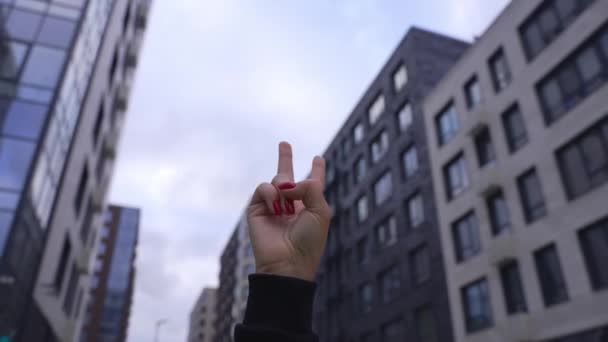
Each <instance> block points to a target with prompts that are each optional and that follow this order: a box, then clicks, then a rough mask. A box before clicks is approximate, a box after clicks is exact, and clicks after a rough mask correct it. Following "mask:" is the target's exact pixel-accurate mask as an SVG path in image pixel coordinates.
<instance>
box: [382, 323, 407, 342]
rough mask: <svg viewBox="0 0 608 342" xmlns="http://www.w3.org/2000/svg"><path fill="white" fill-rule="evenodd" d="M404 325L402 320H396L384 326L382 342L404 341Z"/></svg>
mask: <svg viewBox="0 0 608 342" xmlns="http://www.w3.org/2000/svg"><path fill="white" fill-rule="evenodd" d="M403 328H404V323H403V320H402V319H400V318H399V319H395V320H393V321H391V322H389V323H386V324H384V325H383V326H382V342H400V341H403V337H404V336H403Z"/></svg>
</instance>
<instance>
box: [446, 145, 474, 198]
mask: <svg viewBox="0 0 608 342" xmlns="http://www.w3.org/2000/svg"><path fill="white" fill-rule="evenodd" d="M443 176H444V179H445V188H446V191H447V196H448V200H451V199H452V198H454V197H456V196H457V195H459V194H460V193H462V192H463V191H464V190H466V188H468V187H469V174H468V172H467V166H466V161H465V159H464V154H463V153H462V152H461V153H459V154H458V155H457V156H456V157H455V158H454V159H452V161H450V162H449V163H448V164H447V165H446V166H444V167H443Z"/></svg>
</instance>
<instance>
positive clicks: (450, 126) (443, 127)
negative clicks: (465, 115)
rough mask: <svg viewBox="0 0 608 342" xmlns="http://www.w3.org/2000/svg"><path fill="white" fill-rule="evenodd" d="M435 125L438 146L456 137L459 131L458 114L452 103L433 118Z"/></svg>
mask: <svg viewBox="0 0 608 342" xmlns="http://www.w3.org/2000/svg"><path fill="white" fill-rule="evenodd" d="M435 125H436V128H437V136H438V138H439V145H443V144H445V143H447V142H448V141H450V140H452V138H453V137H454V136H456V134H457V133H458V130H459V129H460V124H459V122H458V113H457V112H456V108H455V107H454V103H450V104H448V105H447V106H446V107H445V109H444V110H442V111H441V113H439V115H437V117H436V118H435Z"/></svg>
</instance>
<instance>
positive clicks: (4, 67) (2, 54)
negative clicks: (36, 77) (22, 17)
mask: <svg viewBox="0 0 608 342" xmlns="http://www.w3.org/2000/svg"><path fill="white" fill-rule="evenodd" d="M26 54H27V45H25V44H22V43H17V42H13V41H6V40H4V39H3V41H2V44H0V77H5V78H9V79H14V78H16V77H17V76H18V75H19V70H21V66H22V65H23V62H24V60H25V55H26Z"/></svg>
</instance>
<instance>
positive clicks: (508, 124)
mask: <svg viewBox="0 0 608 342" xmlns="http://www.w3.org/2000/svg"><path fill="white" fill-rule="evenodd" d="M502 124H503V127H504V129H505V137H506V138H507V145H508V146H509V151H510V152H511V153H514V152H516V151H517V150H519V149H520V148H522V147H523V146H525V145H526V144H527V143H528V131H527V130H526V125H525V123H524V118H523V116H522V115H521V111H520V110H519V106H517V105H514V106H512V107H511V108H509V109H508V110H507V111H506V112H504V113H503V114H502Z"/></svg>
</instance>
